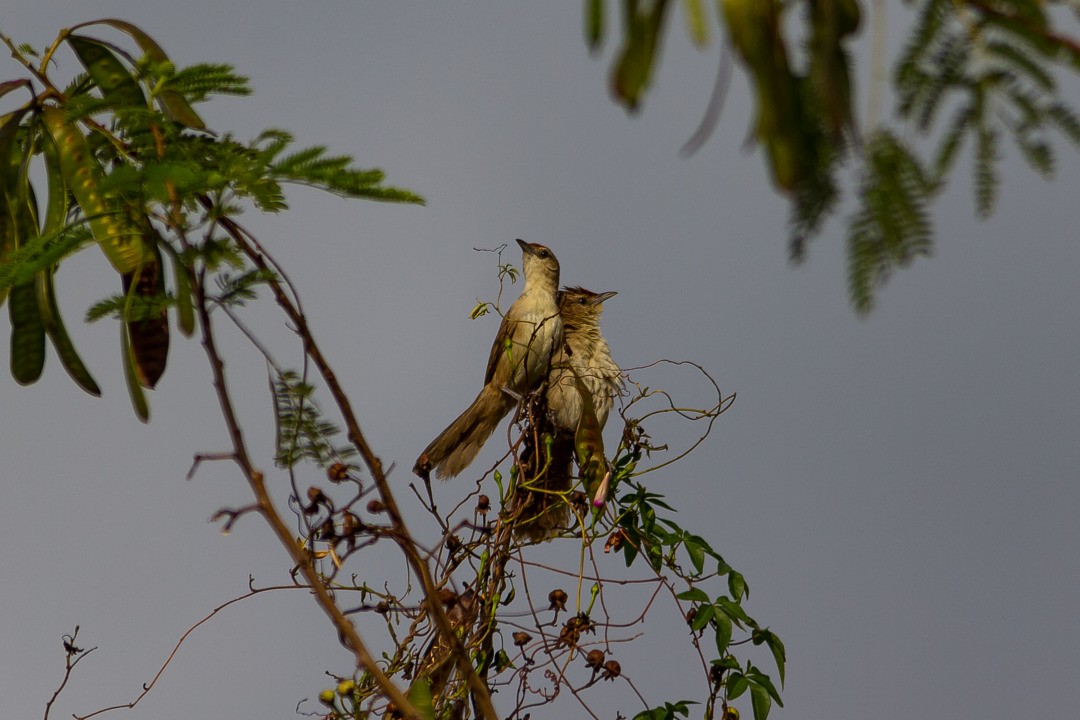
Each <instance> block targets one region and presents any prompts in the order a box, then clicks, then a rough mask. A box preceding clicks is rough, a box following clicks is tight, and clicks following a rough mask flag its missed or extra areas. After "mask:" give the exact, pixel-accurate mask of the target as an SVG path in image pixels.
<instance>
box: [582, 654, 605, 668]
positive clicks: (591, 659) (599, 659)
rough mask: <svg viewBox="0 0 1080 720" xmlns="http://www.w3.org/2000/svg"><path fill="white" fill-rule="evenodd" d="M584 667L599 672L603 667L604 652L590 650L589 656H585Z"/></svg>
mask: <svg viewBox="0 0 1080 720" xmlns="http://www.w3.org/2000/svg"><path fill="white" fill-rule="evenodd" d="M585 665H586V666H587V667H591V668H592V669H593V670H599V669H600V668H601V667H603V665H604V651H603V650H590V651H589V654H588V655H586V656H585Z"/></svg>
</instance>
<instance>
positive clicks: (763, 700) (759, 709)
mask: <svg viewBox="0 0 1080 720" xmlns="http://www.w3.org/2000/svg"><path fill="white" fill-rule="evenodd" d="M750 701H751V703H752V704H753V707H754V720H765V719H766V718H767V717H769V710H770V709H772V698H771V697H769V692H768V691H767V690H766V689H765V688H763V687H762V686H761V685H757V684H751V685H750Z"/></svg>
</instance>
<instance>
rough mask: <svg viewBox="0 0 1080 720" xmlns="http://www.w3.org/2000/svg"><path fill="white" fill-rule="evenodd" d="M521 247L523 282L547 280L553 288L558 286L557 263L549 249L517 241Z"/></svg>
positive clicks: (538, 244)
mask: <svg viewBox="0 0 1080 720" xmlns="http://www.w3.org/2000/svg"><path fill="white" fill-rule="evenodd" d="M517 244H518V245H520V246H521V269H522V271H523V272H524V273H525V280H526V281H528V279H529V278H535V279H540V278H541V277H544V278H547V279H549V280H550V281H551V282H553V283H554V285H555V287H558V285H559V261H558V260H557V259H556V258H555V253H553V252H551V248H549V247H547V246H545V245H541V244H540V243H528V242H525V241H524V240H518V241H517Z"/></svg>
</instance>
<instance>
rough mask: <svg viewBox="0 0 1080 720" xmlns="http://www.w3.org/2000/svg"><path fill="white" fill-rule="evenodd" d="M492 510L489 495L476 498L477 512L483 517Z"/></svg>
mask: <svg viewBox="0 0 1080 720" xmlns="http://www.w3.org/2000/svg"><path fill="white" fill-rule="evenodd" d="M490 509H491V498H489V497H488V496H487V495H481V496H480V497H478V498H476V512H478V513H480V514H481V515H486V514H487V511H488V510H490Z"/></svg>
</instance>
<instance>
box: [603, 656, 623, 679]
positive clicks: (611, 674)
mask: <svg viewBox="0 0 1080 720" xmlns="http://www.w3.org/2000/svg"><path fill="white" fill-rule="evenodd" d="M620 675H622V665H619V663H618V661H617V660H608V661H607V662H606V663H604V674H603V675H601V677H602V678H603V679H604V680H614V679H615V678H617V677H619V676H620Z"/></svg>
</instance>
